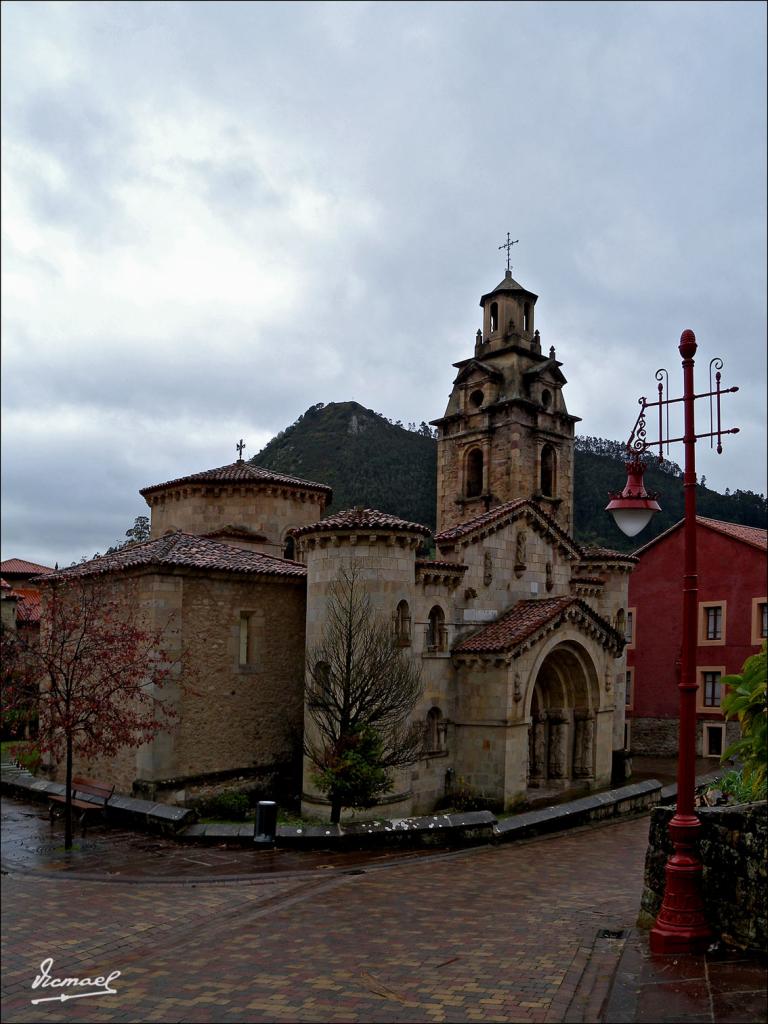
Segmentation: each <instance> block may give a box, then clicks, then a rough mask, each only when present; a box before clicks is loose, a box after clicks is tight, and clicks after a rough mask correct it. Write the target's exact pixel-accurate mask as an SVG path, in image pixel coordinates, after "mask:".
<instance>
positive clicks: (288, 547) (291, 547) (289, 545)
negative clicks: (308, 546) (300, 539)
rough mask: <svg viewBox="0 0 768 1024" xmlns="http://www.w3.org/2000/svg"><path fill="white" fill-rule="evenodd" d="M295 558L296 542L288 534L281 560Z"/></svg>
mask: <svg viewBox="0 0 768 1024" xmlns="http://www.w3.org/2000/svg"><path fill="white" fill-rule="evenodd" d="M295 557H296V542H295V540H294V539H293V537H292V536H291V534H290V533H289V534H288V536H287V537H286V538H285V544H284V545H283V558H291V559H294V558H295Z"/></svg>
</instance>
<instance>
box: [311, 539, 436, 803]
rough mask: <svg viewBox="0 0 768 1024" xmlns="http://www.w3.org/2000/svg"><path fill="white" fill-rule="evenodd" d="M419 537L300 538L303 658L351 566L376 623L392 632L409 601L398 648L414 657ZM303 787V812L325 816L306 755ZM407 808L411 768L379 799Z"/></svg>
mask: <svg viewBox="0 0 768 1024" xmlns="http://www.w3.org/2000/svg"><path fill="white" fill-rule="evenodd" d="M420 539H421V538H420V535H418V534H408V533H403V532H399V531H392V532H386V531H381V532H373V531H371V532H368V533H364V534H363V533H360V534H355V535H352V536H350V535H344V534H340V533H332V534H330V533H319V534H317V535H310V536H309V537H302V538H300V545H299V546H300V550H301V559H302V561H304V563H305V564H306V566H307V616H306V643H307V652H308V657H311V651H312V648H313V645H315V644H317V643H318V642H319V641H320V639H321V638H322V635H323V629H324V626H325V622H326V615H327V609H328V604H329V601H330V600H331V591H332V587H333V584H334V583H335V582H336V581H337V580H338V579H339V578H340V574H341V572H342V570H345V569H346V570H351V569H353V568H354V570H355V571H356V572H357V574H358V579H359V580H360V581H361V583H362V585H363V588H364V592H365V594H366V596H367V597H368V599H369V600H370V604H371V608H372V611H373V613H374V615H375V616H377V617H378V618H379V619H380V621H382V622H385V623H388V624H390V625H391V627H392V629H393V632H394V628H395V613H396V609H397V606H398V604H399V603H400V602H401V601H406V602H407V603H408V607H409V617H410V639H411V643H410V644H409V645H408V646H405V647H404V648H403V650H404V651H405V652H409V653H411V654H412V655H413V656H416V655H415V652H416V650H417V645H419V644H421V643H422V634H421V630H422V629H423V626H422V623H421V622H420V620H419V616H420V613H419V612H418V611H417V609H416V601H415V578H416V549H417V547H418V544H419V540H420ZM305 728H306V730H307V732H308V735H309V736H310V737H312V736H313V735H314V733H313V725H312V720H311V717H310V716H309V715H305ZM303 790H304V792H303V796H302V805H303V808H304V811H305V813H307V814H312V815H319V816H327V815H328V813H329V805H328V804H327V803H326V802H325V801H324V800H323V798H322V797H321V796H320V794H319V793H318V791H317V789H316V787H315V786H314V784H313V781H312V777H311V770H310V764H309V762H308V761H307V759H306V758H305V760H304V781H303ZM412 808H413V800H412V791H411V781H410V772H409V771H404V772H400V773H398V775H397V778H396V780H395V786H394V788H393V790H392V792H391V793H390V795H389V797H388V798H385V800H384V801H382V805H381V812H380V813H381V814H382V815H385V814H386V815H402V814H408V813H411V811H412ZM358 816H359V815H358ZM354 817H355V815H354V813H353V812H351V811H349V810H346V809H345V811H344V819H345V820H350V819H353V818H354Z"/></svg>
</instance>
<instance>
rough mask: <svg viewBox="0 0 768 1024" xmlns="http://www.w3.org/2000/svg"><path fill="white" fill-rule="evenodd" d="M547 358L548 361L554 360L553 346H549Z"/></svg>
mask: <svg viewBox="0 0 768 1024" xmlns="http://www.w3.org/2000/svg"><path fill="white" fill-rule="evenodd" d="M549 358H550V359H554V358H555V346H554V345H550V346H549Z"/></svg>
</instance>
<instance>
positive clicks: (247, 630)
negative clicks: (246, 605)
mask: <svg viewBox="0 0 768 1024" xmlns="http://www.w3.org/2000/svg"><path fill="white" fill-rule="evenodd" d="M252 646H253V645H252V643H251V613H250V612H240V654H239V664H240V665H250V664H251V656H252V654H253V651H252Z"/></svg>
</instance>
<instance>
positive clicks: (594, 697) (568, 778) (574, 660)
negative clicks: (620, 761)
mask: <svg viewBox="0 0 768 1024" xmlns="http://www.w3.org/2000/svg"><path fill="white" fill-rule="evenodd" d="M598 706H599V684H598V676H597V671H596V669H595V665H594V662H593V661H592V658H591V657H590V655H589V653H588V652H587V650H586V649H585V648H584V647H582V645H581V644H579V643H577V642H575V641H572V640H567V641H564V642H562V643H559V644H557V645H556V646H555V647H553V648H552V650H551V651H549V652H548V653H547V655H546V656H545V657H544V659H543V661H542V662H541V665H540V666H539V669H538V672H537V673H536V679H535V681H534V685H533V692H532V694H531V706H530V716H531V717H530V721H531V724H530V727H529V731H528V785H529V786H530V787H531V788H534V789H535V788H554V789H556V788H560V787H563V788H564V787H567V786H569V785H571V784H573V782H578V781H589V780H590V779H593V778H594V775H595V714H596V711H597V708H598Z"/></svg>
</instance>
